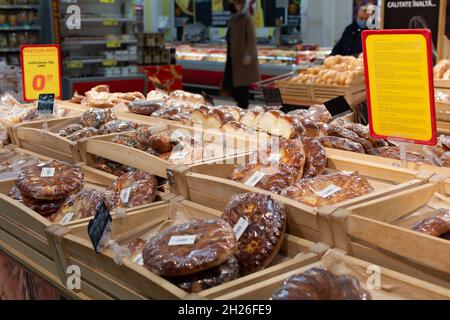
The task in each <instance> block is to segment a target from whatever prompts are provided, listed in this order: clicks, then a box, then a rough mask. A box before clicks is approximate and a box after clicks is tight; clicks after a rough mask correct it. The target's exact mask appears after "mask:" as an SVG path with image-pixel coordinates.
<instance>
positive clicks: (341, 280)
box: [271, 267, 371, 300]
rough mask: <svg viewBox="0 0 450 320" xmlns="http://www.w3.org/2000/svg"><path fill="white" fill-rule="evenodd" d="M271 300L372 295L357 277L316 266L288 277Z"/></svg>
mask: <svg viewBox="0 0 450 320" xmlns="http://www.w3.org/2000/svg"><path fill="white" fill-rule="evenodd" d="M271 300H371V295H370V293H369V292H368V291H366V290H365V289H364V288H363V287H362V285H361V283H360V282H359V280H358V279H357V278H356V277H354V276H352V275H334V274H333V273H331V272H330V271H328V270H327V269H325V268H317V267H316V268H312V269H310V270H308V271H306V272H304V273H301V274H296V275H293V276H291V277H289V278H288V279H286V281H285V282H284V283H283V285H282V286H281V288H280V289H278V290H277V291H275V292H274V293H273V294H272V297H271Z"/></svg>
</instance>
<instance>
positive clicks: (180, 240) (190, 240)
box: [169, 235, 197, 246]
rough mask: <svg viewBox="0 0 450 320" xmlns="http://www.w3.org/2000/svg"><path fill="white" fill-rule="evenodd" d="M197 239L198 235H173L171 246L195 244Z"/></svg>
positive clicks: (170, 241)
mask: <svg viewBox="0 0 450 320" xmlns="http://www.w3.org/2000/svg"><path fill="white" fill-rule="evenodd" d="M195 239H197V235H193V236H173V237H171V238H170V240H169V246H186V245H193V244H194V243H195Z"/></svg>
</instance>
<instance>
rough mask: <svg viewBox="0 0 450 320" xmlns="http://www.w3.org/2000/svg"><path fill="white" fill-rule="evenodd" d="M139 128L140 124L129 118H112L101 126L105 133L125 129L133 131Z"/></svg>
mask: <svg viewBox="0 0 450 320" xmlns="http://www.w3.org/2000/svg"><path fill="white" fill-rule="evenodd" d="M137 128H139V124H137V123H136V122H133V121H128V120H112V121H109V122H108V123H106V124H105V125H104V126H103V127H101V131H102V133H104V134H109V133H119V132H125V131H133V130H135V129H137Z"/></svg>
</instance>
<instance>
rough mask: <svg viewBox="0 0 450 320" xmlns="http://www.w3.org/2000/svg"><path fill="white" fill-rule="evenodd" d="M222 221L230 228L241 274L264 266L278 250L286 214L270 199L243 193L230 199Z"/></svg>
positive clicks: (255, 194) (284, 228) (281, 240)
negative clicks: (233, 232) (231, 228)
mask: <svg viewBox="0 0 450 320" xmlns="http://www.w3.org/2000/svg"><path fill="white" fill-rule="evenodd" d="M222 218H223V219H224V220H225V221H227V222H228V223H229V224H230V225H231V226H233V228H234V230H235V232H236V238H237V241H238V244H237V246H238V250H237V252H236V257H237V259H238V261H239V268H240V273H241V275H247V274H250V273H253V272H256V271H259V270H261V269H264V268H265V267H267V266H268V265H269V264H270V263H271V262H272V260H273V259H274V258H275V256H276V255H277V254H278V251H279V250H280V248H281V244H282V243H283V240H284V232H285V230H286V212H285V210H284V208H283V207H282V206H281V205H280V204H279V203H277V202H276V201H275V200H274V199H273V198H272V197H271V196H268V195H263V194H257V193H246V194H238V195H235V196H234V197H232V198H231V199H230V201H229V202H228V204H227V206H226V207H225V210H224V212H223V215H222Z"/></svg>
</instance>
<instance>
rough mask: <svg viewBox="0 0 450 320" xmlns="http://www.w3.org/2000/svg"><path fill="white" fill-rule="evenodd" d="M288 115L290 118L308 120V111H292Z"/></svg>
mask: <svg viewBox="0 0 450 320" xmlns="http://www.w3.org/2000/svg"><path fill="white" fill-rule="evenodd" d="M287 115H288V116H294V117H299V118H301V119H305V118H308V110H306V109H297V110H293V111H290V112H289V113H288V114H287Z"/></svg>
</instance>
